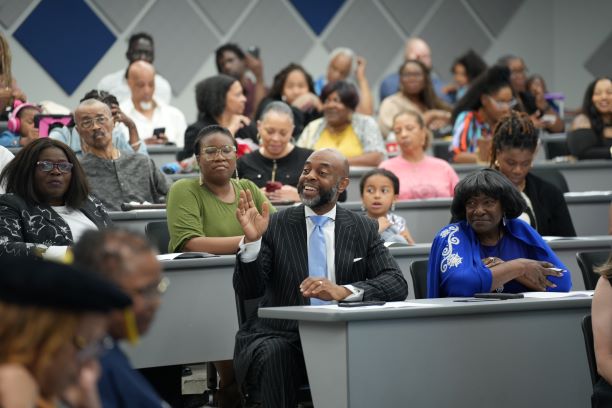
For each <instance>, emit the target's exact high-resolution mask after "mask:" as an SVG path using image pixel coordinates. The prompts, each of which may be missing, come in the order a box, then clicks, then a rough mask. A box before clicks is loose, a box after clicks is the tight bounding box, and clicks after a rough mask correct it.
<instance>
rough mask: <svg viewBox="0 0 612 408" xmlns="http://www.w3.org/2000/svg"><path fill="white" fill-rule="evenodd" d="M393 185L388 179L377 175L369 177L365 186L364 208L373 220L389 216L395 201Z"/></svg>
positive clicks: (362, 198)
mask: <svg viewBox="0 0 612 408" xmlns="http://www.w3.org/2000/svg"><path fill="white" fill-rule="evenodd" d="M395 197H396V196H395V191H393V183H392V182H391V180H389V179H388V178H387V177H385V176H383V175H380V174H376V175H374V176H370V177H368V179H367V180H366V182H365V183H364V186H363V196H362V197H361V200H362V201H363V206H364V207H365V208H366V211H367V212H368V215H369V216H370V217H372V218H374V217H376V218H378V217H382V216H385V215H387V213H388V212H389V209H390V208H391V205H392V204H393V202H394V201H395Z"/></svg>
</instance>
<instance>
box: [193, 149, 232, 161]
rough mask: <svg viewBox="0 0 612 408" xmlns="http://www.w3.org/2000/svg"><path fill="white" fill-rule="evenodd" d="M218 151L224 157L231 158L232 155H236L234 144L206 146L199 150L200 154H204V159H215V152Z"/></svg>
mask: <svg viewBox="0 0 612 408" xmlns="http://www.w3.org/2000/svg"><path fill="white" fill-rule="evenodd" d="M219 153H221V156H222V157H224V158H226V159H233V158H234V157H236V146H229V145H225V146H221V147H216V146H206V147H204V148H202V150H201V154H203V155H204V158H205V159H206V160H215V158H216V157H217V154H219Z"/></svg>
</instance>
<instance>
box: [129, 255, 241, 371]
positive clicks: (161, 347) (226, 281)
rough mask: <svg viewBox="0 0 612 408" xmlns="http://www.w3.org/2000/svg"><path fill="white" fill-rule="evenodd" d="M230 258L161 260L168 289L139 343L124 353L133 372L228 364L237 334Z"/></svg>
mask: <svg viewBox="0 0 612 408" xmlns="http://www.w3.org/2000/svg"><path fill="white" fill-rule="evenodd" d="M234 262H235V257H234V256H221V257H217V258H206V259H193V260H187V259H186V260H173V261H164V262H163V267H164V273H165V274H166V276H167V277H168V278H170V286H169V287H168V290H167V291H166V293H165V294H164V297H163V303H162V306H161V307H160V309H159V310H158V312H157V317H156V319H155V321H154V322H153V325H152V326H151V329H150V331H149V333H147V334H146V336H144V337H143V338H142V340H141V342H140V343H139V344H138V345H136V346H135V347H129V348H128V355H129V357H130V359H131V361H132V362H133V364H134V366H135V367H138V368H144V367H158V366H168V365H175V364H187V363H198V362H204V361H217V360H228V359H232V357H233V355H234V337H235V335H236V332H237V331H238V316H237V313H236V300H235V296H234V288H233V287H232V274H233V272H234Z"/></svg>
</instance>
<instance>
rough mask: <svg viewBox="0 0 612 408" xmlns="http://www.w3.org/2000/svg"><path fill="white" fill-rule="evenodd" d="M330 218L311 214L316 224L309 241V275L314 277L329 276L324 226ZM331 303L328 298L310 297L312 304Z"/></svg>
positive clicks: (311, 219) (311, 218)
mask: <svg viewBox="0 0 612 408" xmlns="http://www.w3.org/2000/svg"><path fill="white" fill-rule="evenodd" d="M330 219H331V218H329V217H325V216H323V215H311V216H310V221H312V223H313V224H314V228H313V230H312V232H311V233H310V242H309V243H308V275H309V276H311V277H313V278H327V250H326V245H325V234H324V233H323V226H324V225H325V223H327V221H329V220H330ZM329 303H330V302H329V301H326V300H321V299H316V298H310V304H311V305H325V304H329Z"/></svg>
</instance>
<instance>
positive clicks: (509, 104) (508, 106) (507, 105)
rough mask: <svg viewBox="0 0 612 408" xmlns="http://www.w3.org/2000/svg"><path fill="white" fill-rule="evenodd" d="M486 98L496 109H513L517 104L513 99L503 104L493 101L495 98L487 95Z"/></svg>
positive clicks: (502, 102)
mask: <svg viewBox="0 0 612 408" xmlns="http://www.w3.org/2000/svg"><path fill="white" fill-rule="evenodd" d="M487 96H488V97H489V99H490V100H491V101H492V102H493V105H495V107H496V108H497V109H513V108H514V107H515V106H516V105H517V103H518V102H517V101H516V99H514V98H512V99H511V100H509V101H508V102H504V101H498V100H495V98H493V97H492V96H490V95H487Z"/></svg>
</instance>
